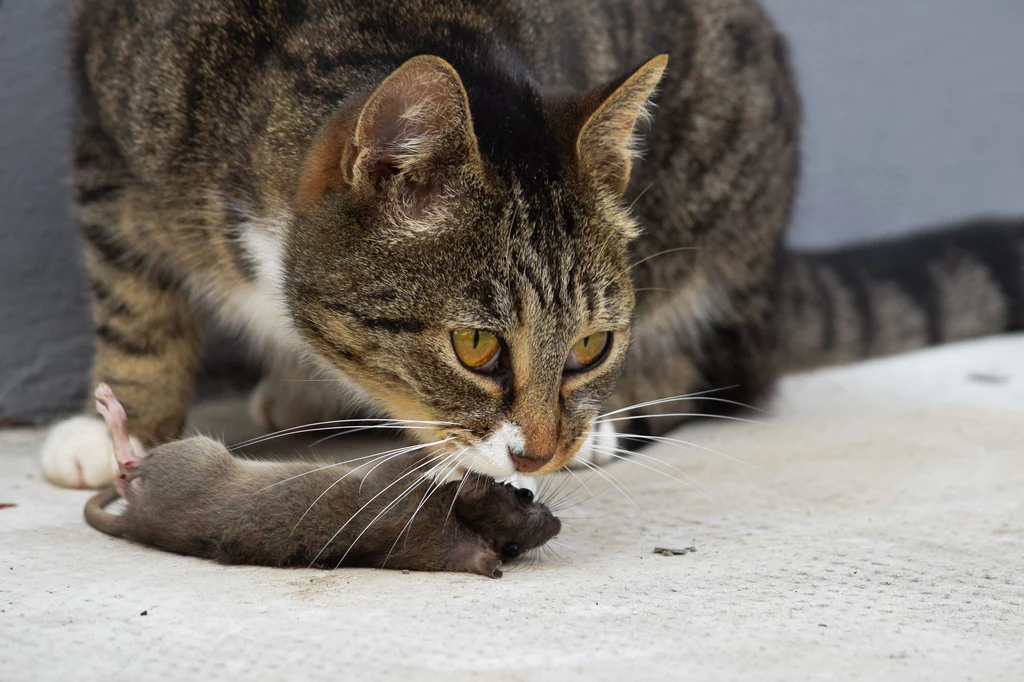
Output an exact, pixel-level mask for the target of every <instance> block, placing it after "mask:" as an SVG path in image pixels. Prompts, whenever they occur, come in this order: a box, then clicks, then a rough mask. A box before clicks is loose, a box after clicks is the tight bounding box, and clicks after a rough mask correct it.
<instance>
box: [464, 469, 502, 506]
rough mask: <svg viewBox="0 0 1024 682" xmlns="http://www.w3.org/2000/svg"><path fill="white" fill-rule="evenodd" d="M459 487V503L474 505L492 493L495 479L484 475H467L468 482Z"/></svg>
mask: <svg viewBox="0 0 1024 682" xmlns="http://www.w3.org/2000/svg"><path fill="white" fill-rule="evenodd" d="M459 485H460V486H461V488H460V489H459V502H460V503H463V504H467V503H468V504H472V503H474V502H479V501H480V500H482V499H484V497H486V496H487V494H488V493H490V492H491V486H493V485H494V479H493V478H491V477H489V476H484V475H482V474H467V477H466V480H465V481H463V482H461V483H460V484H459Z"/></svg>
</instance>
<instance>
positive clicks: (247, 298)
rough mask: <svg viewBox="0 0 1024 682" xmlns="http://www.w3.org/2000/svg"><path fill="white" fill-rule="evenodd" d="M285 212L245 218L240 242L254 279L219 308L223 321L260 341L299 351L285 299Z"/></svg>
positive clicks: (230, 293) (261, 343)
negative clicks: (252, 265) (270, 218)
mask: <svg viewBox="0 0 1024 682" xmlns="http://www.w3.org/2000/svg"><path fill="white" fill-rule="evenodd" d="M287 219H288V217H287V216H281V217H280V218H278V219H277V220H273V221H262V222H259V223H258V222H256V221H252V222H248V223H246V224H245V225H243V226H242V237H241V240H242V245H243V246H244V247H245V250H246V251H247V252H248V253H249V255H250V256H251V257H252V259H253V261H254V262H255V264H256V282H255V283H254V284H253V285H252V286H251V287H246V288H243V289H236V290H233V291H231V292H229V293H228V295H227V296H226V297H225V300H224V301H223V303H222V305H221V306H220V308H219V311H220V314H221V316H222V317H223V318H225V321H226V322H228V323H229V324H232V325H234V326H236V327H238V328H240V329H243V330H245V331H246V332H248V333H249V334H250V336H251V337H252V340H253V341H255V342H256V343H257V344H260V345H264V346H265V345H271V346H274V347H276V348H280V349H284V350H291V351H294V352H300V348H301V346H302V343H301V341H300V340H299V337H298V334H296V333H295V330H294V329H293V327H292V324H291V318H290V317H289V316H288V308H287V307H286V305H285V301H284V293H283V290H284V247H283V245H282V243H281V240H282V239H283V236H284V229H285V228H284V226H285V225H286V224H287Z"/></svg>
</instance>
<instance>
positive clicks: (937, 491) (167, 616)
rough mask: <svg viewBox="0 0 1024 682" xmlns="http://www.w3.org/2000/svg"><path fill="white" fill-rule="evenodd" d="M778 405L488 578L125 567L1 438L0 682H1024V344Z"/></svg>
mask: <svg viewBox="0 0 1024 682" xmlns="http://www.w3.org/2000/svg"><path fill="white" fill-rule="evenodd" d="M772 409H773V416H771V417H768V418H766V421H768V422H770V423H771V425H770V426H762V425H756V424H746V423H735V422H725V421H714V422H712V421H705V422H704V423H694V424H693V425H692V426H690V427H687V428H684V429H682V430H681V431H680V432H679V433H678V434H677V436H678V437H679V438H682V439H685V440H687V441H689V442H692V443H695V444H698V445H699V446H701V447H702V448H707V449H699V448H689V449H688V450H686V449H680V448H675V447H671V446H668V445H666V446H665V447H658V448H653V449H651V450H648V451H645V455H650V456H653V457H657V458H658V459H660V460H663V461H665V462H667V463H669V464H671V465H672V466H675V467H678V468H679V469H680V470H682V471H683V472H685V474H686V475H688V476H689V477H691V478H692V479H693V480H694V481H695V482H696V484H697V485H698V486H699V487H700V491H695V490H693V489H690V488H687V487H686V486H683V485H680V484H679V483H677V482H675V481H672V480H669V479H667V478H665V477H663V476H659V475H657V474H655V473H654V472H652V471H650V470H648V469H645V468H643V467H641V466H638V464H640V463H644V464H650V463H651V462H650V460H647V459H637V460H634V462H620V463H618V464H613V465H610V466H609V472H610V473H611V474H613V475H614V476H615V477H616V478H617V479H618V480H619V481H621V484H622V486H623V487H625V489H626V490H627V491H629V493H630V495H631V496H632V497H633V499H634V500H635V501H636V504H637V505H638V506H639V508H640V509H641V510H642V512H641V511H638V509H637V506H634V504H633V503H632V502H630V501H629V500H627V499H626V498H625V497H624V496H623V495H622V494H620V493H619V492H618V491H617V490H616V489H614V488H610V487H608V486H607V485H606V484H604V485H602V483H601V482H600V480H599V479H591V481H590V482H588V485H589V486H590V487H591V488H592V490H593V492H594V493H597V495H596V497H595V498H593V499H591V500H589V501H587V502H586V503H584V504H582V505H579V506H576V507H573V508H572V509H571V510H567V511H566V512H565V515H566V516H569V517H571V519H568V521H569V523H567V525H566V528H565V530H564V531H563V533H562V536H561V537H560V540H561V541H562V542H564V543H565V545H567V548H566V547H562V548H559V552H560V553H562V554H563V555H564V556H565V559H566V561H564V562H556V561H554V560H551V559H545V560H544V561H541V562H540V563H538V564H537V565H535V566H532V567H528V568H521V569H512V570H509V571H507V572H506V575H505V578H503V579H502V580H488V579H484V578H477V577H470V576H462V575H440V574H437V575H435V574H416V573H412V574H407V575H403V574H401V573H398V572H385V571H372V570H342V571H335V572H324V571H311V570H274V569H262V568H236V567H223V566H218V565H216V564H213V563H211V562H207V561H201V560H197V559H190V558H185V557H179V556H174V555H170V554H163V553H160V552H157V551H154V550H150V549H146V548H144V547H140V546H136V545H132V544H129V543H127V542H124V541H119V540H115V539H112V538H109V537H106V536H103V535H101V534H99V533H97V532H95V531H93V530H91V529H90V528H88V527H86V526H85V524H84V522H83V521H82V518H81V509H82V505H83V504H84V502H85V499H86V497H87V496H88V495H87V493H84V492H77V491H66V490H57V489H54V488H51V487H49V486H47V485H46V484H44V483H43V482H42V481H41V480H40V478H39V475H38V472H37V465H36V461H35V453H36V450H37V449H38V447H39V443H40V439H41V435H40V433H38V432H35V431H9V432H5V433H0V680H4V681H5V682H13V681H15V680H104V681H110V680H132V681H133V682H139V681H146V682H149V681H151V680H154V681H155V680H198V679H245V680H264V679H266V680H271V679H308V680H321V679H322V680H337V679H354V680H369V679H382V678H388V679H402V680H406V679H408V680H432V679H438V680H442V679H443V680H446V681H450V680H458V679H482V676H483V675H486V676H487V678H488V679H491V680H503V679H522V680H544V679H551V680H569V679H595V680H596V679H608V680H622V679H671V680H677V679H680V680H681V679H686V680H719V679H721V680H732V679H750V680H803V679H837V680H839V679H841V680H883V679H885V680H979V681H981V680H984V681H986V682H987V681H992V680H1021V679H1024V644H1022V642H1024V336H1017V337H1004V338H997V339H991V340H985V341H980V342H975V343H971V344H965V345H960V346H952V347H947V348H941V349H938V350H932V351H926V352H922V353H917V354H913V355H910V356H906V357H902V358H896V359H889V360H883V361H878V362H872V363H866V364H862V365H859V366H856V367H852V368H845V369H836V370H828V371H824V372H820V373H817V374H813V375H807V376H802V377H794V378H791V379H788V380H787V381H786V382H784V384H783V385H782V389H781V391H780V394H779V397H778V399H777V400H776V401H775V403H774V405H773V406H772ZM214 416H216V415H214ZM206 418H207V419H209V418H210V413H209V411H207V414H206ZM365 445H366V444H365V443H362V444H361V447H365ZM344 446H345V447H348V444H344ZM712 451H714V452H712ZM740 461H741V462H742V463H740ZM671 473H673V475H675V476H677V477H678V476H679V474H678V473H677V472H671ZM4 504H11V505H17V506H11V507H3V505H4ZM688 545H695V546H696V547H697V551H696V552H694V553H690V554H686V555H682V556H672V557H666V556H660V555H655V554H653V552H652V550H653V548H654V547H655V546H670V547H676V546H688ZM143 613H145V615H142V614H143Z"/></svg>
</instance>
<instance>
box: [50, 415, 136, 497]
mask: <svg viewBox="0 0 1024 682" xmlns="http://www.w3.org/2000/svg"><path fill="white" fill-rule="evenodd" d="M130 442H131V444H132V446H133V447H134V448H135V452H138V453H142V452H145V449H144V448H143V447H142V444H141V443H140V442H139V441H138V439H136V438H132V439H130ZM40 464H41V465H42V468H43V475H45V476H46V478H47V479H48V480H49V481H50V482H52V483H55V484H56V485H59V486H61V487H64V488H102V487H103V486H105V485H108V484H110V483H111V482H113V480H114V476H116V475H117V473H118V467H117V460H115V459H114V446H113V443H112V442H111V440H110V434H109V433H108V432H107V427H106V425H105V424H104V423H103V421H102V420H100V419H96V418H94V417H86V416H78V417H72V418H71V419H67V420H65V421H62V422H60V423H59V424H56V425H55V426H54V427H53V428H51V429H50V432H49V433H48V434H47V435H46V440H44V441H43V447H42V450H41V452H40Z"/></svg>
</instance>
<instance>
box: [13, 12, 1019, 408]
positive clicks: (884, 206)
mask: <svg viewBox="0 0 1024 682" xmlns="http://www.w3.org/2000/svg"><path fill="white" fill-rule="evenodd" d="M764 2H765V3H766V4H767V5H768V7H769V10H770V11H771V12H772V14H773V15H774V16H775V18H776V21H777V23H778V24H779V26H780V27H781V28H782V29H783V31H785V32H786V33H787V34H788V35H789V36H790V40H791V43H792V47H793V52H794V56H795V61H796V66H797V69H798V74H799V78H800V81H801V84H802V89H803V91H804V96H805V103H806V108H805V114H806V117H805V121H806V122H805V129H804V130H805V140H806V143H805V149H804V151H805V166H804V186H803V191H802V194H801V197H800V200H799V204H798V212H797V217H796V224H795V226H794V229H793V232H792V242H793V243H794V244H797V245H801V246H830V245H835V244H839V243H844V242H849V241H854V240H860V239H865V238H871V237H878V236H885V235H891V234H896V233H898V232H901V231H905V230H908V229H912V228H914V227H916V226H922V225H927V224H931V223H938V222H943V221H946V220H950V219H955V218H959V217H963V216H969V215H973V214H978V213H1010V214H1021V213H1024V75H1022V74H1024V52H1022V51H1021V50H1020V47H1019V46H1020V41H1021V34H1022V29H1024V2H1022V1H1021V0H971V1H967V0H857V1H856V2H850V1H845V0H764ZM65 6H66V0H7V2H5V3H3V4H2V5H0V422H2V421H38V420H41V419H46V418H48V417H52V416H53V415H55V414H59V413H61V412H63V411H67V410H69V409H73V408H74V407H75V406H77V405H79V404H80V402H81V395H82V392H83V390H84V382H85V374H86V371H87V367H88V356H89V353H90V343H89V339H88V333H87V330H88V321H87V315H86V311H85V308H84V301H85V292H84V287H83V282H82V278H81V274H80V267H79V265H78V260H77V255H76V254H77V248H76V245H75V236H74V230H73V227H72V222H71V219H70V208H69V197H70V192H69V187H68V183H67V178H68V168H67V162H66V158H67V106H68V104H67V95H66V93H67V85H66V83H65V80H64V76H63V73H62V62H63V53H64V47H63V43H64V32H65V26H64V9H65Z"/></svg>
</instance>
